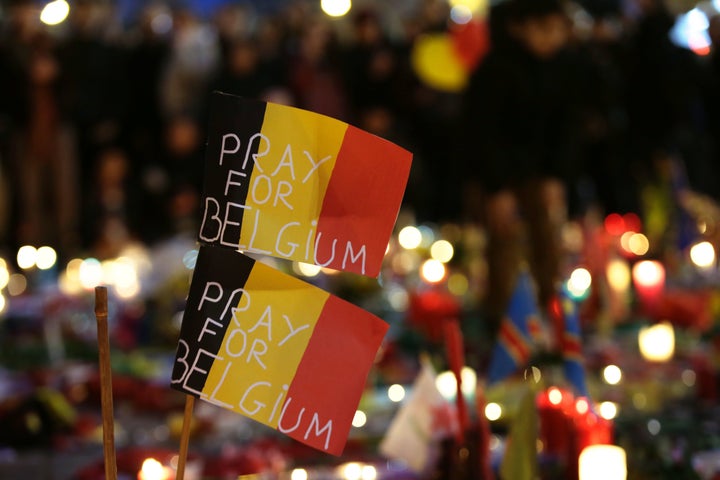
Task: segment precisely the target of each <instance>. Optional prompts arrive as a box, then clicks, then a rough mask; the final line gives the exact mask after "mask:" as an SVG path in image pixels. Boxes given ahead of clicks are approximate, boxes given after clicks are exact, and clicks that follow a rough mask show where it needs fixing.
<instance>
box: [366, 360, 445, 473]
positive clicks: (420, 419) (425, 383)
mask: <svg viewBox="0 0 720 480" xmlns="http://www.w3.org/2000/svg"><path fill="white" fill-rule="evenodd" d="M435 378H436V374H435V370H434V369H433V367H432V365H431V364H430V362H429V361H428V360H425V361H421V363H420V373H419V374H418V376H417V377H416V379H415V381H414V382H413V386H412V391H411V393H410V395H409V397H408V398H407V400H405V403H403V404H402V405H401V406H400V408H399V409H398V411H397V413H396V414H395V417H394V418H393V420H392V422H391V423H390V426H389V427H388V429H387V433H386V434H385V437H384V438H383V440H382V442H381V443H380V453H382V454H383V455H384V456H386V457H387V458H391V459H395V460H400V461H402V462H404V463H406V464H407V466H408V467H409V468H410V469H412V470H413V471H415V472H417V473H423V472H426V470H427V469H428V468H429V467H430V466H431V465H432V464H433V463H434V462H435V461H436V460H437V456H438V455H439V451H438V444H439V441H440V439H441V438H443V437H445V436H447V435H450V434H454V433H456V432H457V431H458V430H459V425H458V423H457V417H456V415H455V412H453V411H452V406H451V404H450V403H449V402H448V401H447V400H445V398H443V396H442V395H440V392H439V391H438V389H437V387H436V386H435Z"/></svg>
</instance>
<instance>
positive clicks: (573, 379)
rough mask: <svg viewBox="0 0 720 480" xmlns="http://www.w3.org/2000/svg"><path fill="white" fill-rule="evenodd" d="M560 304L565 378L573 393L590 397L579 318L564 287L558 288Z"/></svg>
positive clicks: (574, 304) (575, 306) (572, 301)
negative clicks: (562, 324)
mask: <svg viewBox="0 0 720 480" xmlns="http://www.w3.org/2000/svg"><path fill="white" fill-rule="evenodd" d="M559 297H560V298H559V300H560V305H561V310H562V316H563V323H564V328H563V336H562V343H561V345H562V356H563V369H564V371H565V379H566V380H567V381H568V382H570V384H571V385H572V387H573V389H574V390H575V393H576V394H578V395H580V396H583V397H587V398H590V395H589V393H588V389H587V382H586V381H585V366H584V359H583V355H582V342H581V337H580V319H579V316H578V309H577V305H576V303H575V301H574V300H573V299H572V298H570V296H569V295H568V292H567V291H566V290H565V288H562V289H561V290H560V296H559Z"/></svg>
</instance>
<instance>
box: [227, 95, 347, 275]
mask: <svg viewBox="0 0 720 480" xmlns="http://www.w3.org/2000/svg"><path fill="white" fill-rule="evenodd" d="M346 130H347V124H346V123H344V122H340V121H337V120H335V119H332V118H330V117H326V116H323V115H318V114H316V113H313V112H309V111H306V110H301V109H297V108H292V107H287V106H283V105H277V104H273V103H268V104H267V107H266V110H265V119H264V121H263V124H262V131H261V133H262V135H264V136H265V138H266V139H268V140H269V142H275V143H270V144H269V145H268V142H267V141H265V142H261V143H260V146H259V148H258V158H257V163H256V165H255V167H254V169H253V173H252V180H251V181H250V182H249V185H250V191H249V192H248V196H247V199H246V206H247V207H249V208H248V210H247V212H246V215H247V219H246V220H245V221H244V222H243V226H242V231H241V233H240V242H239V243H240V245H252V246H253V247H254V248H255V249H256V250H257V251H267V252H278V251H281V252H285V253H287V255H286V256H287V257H291V258H295V259H297V257H296V256H295V255H293V254H290V253H289V252H290V250H291V249H297V251H298V252H301V254H302V255H303V256H304V260H305V261H307V262H309V263H313V262H314V258H313V257H314V247H315V235H316V232H317V229H316V226H317V219H318V217H319V215H320V211H321V209H322V203H323V199H324V197H325V191H326V190H327V186H328V183H329V181H330V177H331V175H332V171H333V168H334V166H335V162H336V160H337V156H338V152H339V151H340V147H341V146H342V143H343V139H344V137H345V131H346ZM275 139H282V143H278V142H280V140H275ZM258 167H259V168H258ZM258 215H261V217H260V218H259V217H258ZM263 232H273V235H263ZM274 232H279V233H278V235H277V236H276V235H274ZM253 237H254V238H253Z"/></svg>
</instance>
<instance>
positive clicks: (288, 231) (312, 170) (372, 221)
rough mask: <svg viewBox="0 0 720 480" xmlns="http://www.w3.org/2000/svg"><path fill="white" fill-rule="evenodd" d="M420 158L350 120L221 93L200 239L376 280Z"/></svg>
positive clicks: (213, 115) (211, 132)
mask: <svg viewBox="0 0 720 480" xmlns="http://www.w3.org/2000/svg"><path fill="white" fill-rule="evenodd" d="M411 161H412V154H411V153H410V152H408V151H407V150H404V149H402V148H400V147H399V146H397V145H395V144H393V143H391V142H389V141H387V140H384V139H382V138H380V137H377V136H375V135H372V134H370V133H368V132H365V131H363V130H361V129H359V128H356V127H354V126H352V125H349V124H347V123H345V122H341V121H339V120H336V119H333V118H330V117H327V116H324V115H320V114H317V113H313V112H309V111H306V110H302V109H298V108H294V107H289V106H284V105H278V104H274V103H269V102H262V101H258V100H250V99H246V98H242V97H237V96H233V95H228V94H223V93H220V92H215V93H213V95H212V98H211V102H210V120H209V129H208V140H207V148H206V158H205V178H204V189H203V190H204V191H203V218H202V224H201V227H200V232H199V240H200V242H202V243H205V244H213V245H218V246H224V247H228V248H232V249H235V250H240V251H246V252H251V253H260V254H265V255H271V256H275V257H281V258H287V259H291V260H297V261H302V262H307V263H314V264H317V265H321V266H324V267H328V268H332V269H335V270H344V271H350V272H355V273H359V274H363V275H368V276H372V277H377V276H378V274H379V272H380V265H381V262H382V259H383V256H384V254H385V250H386V248H387V242H388V239H389V238H390V235H391V233H392V229H393V226H394V224H395V220H396V218H397V214H398V211H399V209H400V204H401V202H402V198H403V194H404V191H405V186H406V184H407V180H408V176H409V173H410V164H411Z"/></svg>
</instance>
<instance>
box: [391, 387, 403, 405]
mask: <svg viewBox="0 0 720 480" xmlns="http://www.w3.org/2000/svg"><path fill="white" fill-rule="evenodd" d="M387 395H388V398H389V399H390V401H391V402H395V403H398V402H402V401H403V399H404V398H405V387H403V386H402V385H400V384H398V383H396V384H393V385H390V386H389V387H388V391H387Z"/></svg>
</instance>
